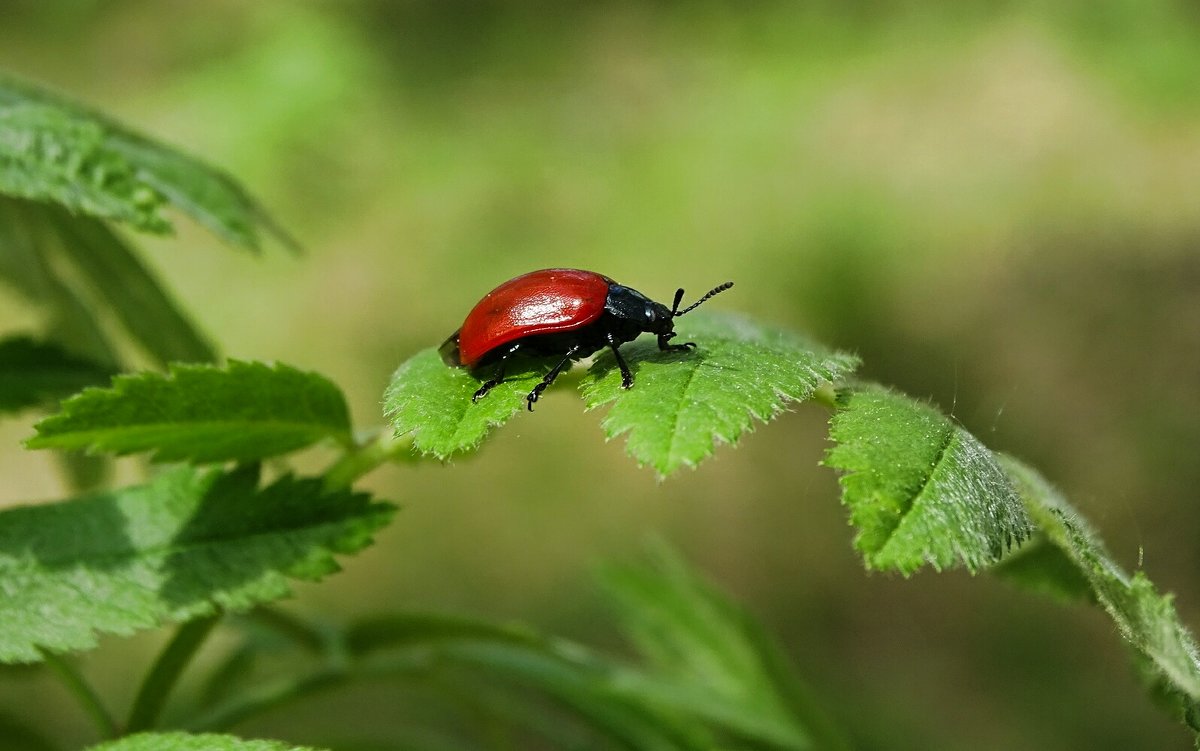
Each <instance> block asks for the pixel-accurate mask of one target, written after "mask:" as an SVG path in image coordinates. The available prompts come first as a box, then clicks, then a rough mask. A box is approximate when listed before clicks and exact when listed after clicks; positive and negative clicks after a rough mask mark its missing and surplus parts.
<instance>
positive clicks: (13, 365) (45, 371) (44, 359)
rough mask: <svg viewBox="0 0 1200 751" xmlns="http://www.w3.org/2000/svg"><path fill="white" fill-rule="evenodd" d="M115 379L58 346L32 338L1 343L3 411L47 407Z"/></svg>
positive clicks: (87, 361) (0, 384)
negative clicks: (89, 387) (87, 388)
mask: <svg viewBox="0 0 1200 751" xmlns="http://www.w3.org/2000/svg"><path fill="white" fill-rule="evenodd" d="M111 376H112V371H110V370H109V369H108V368H105V367H103V366H101V365H98V364H97V363H94V362H91V361H89V360H85V359H83V358H81V357H76V356H74V355H71V354H69V353H68V352H66V351H65V350H63V349H62V348H61V347H59V346H57V345H55V344H51V343H47V342H39V341H37V340H35V339H33V338H32V337H28V336H15V337H10V338H8V339H2V340H0V412H16V411H19V410H22V409H26V408H28V407H41V406H46V405H48V404H51V403H53V402H57V401H58V400H60V399H63V398H65V397H66V396H68V395H70V394H73V393H74V392H76V391H79V390H80V389H82V388H83V387H85V386H90V385H93V384H96V383H102V382H104V381H107V380H108V379H109V378H110V377H111Z"/></svg>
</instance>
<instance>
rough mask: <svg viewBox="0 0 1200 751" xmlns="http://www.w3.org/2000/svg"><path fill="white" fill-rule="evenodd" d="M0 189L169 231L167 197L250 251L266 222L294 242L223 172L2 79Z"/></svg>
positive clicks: (75, 210) (256, 246) (72, 105)
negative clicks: (166, 214)
mask: <svg viewBox="0 0 1200 751" xmlns="http://www.w3.org/2000/svg"><path fill="white" fill-rule="evenodd" d="M0 193H6V194H8V195H11V196H14V197H17V198H27V199H31V200H35V201H44V202H53V203H57V204H59V205H61V206H63V207H65V208H66V209H68V210H70V211H71V212H73V213H81V214H86V215H89V216H92V217H95V218H97V219H106V220H115V221H122V222H127V223H128V224H130V225H131V226H133V227H135V228H137V229H139V230H143V231H147V232H158V233H162V232H167V231H169V230H170V229H171V225H170V223H169V222H168V221H167V220H166V218H165V217H163V215H162V210H163V208H164V207H165V206H167V205H173V206H174V207H175V208H178V209H179V210H181V211H183V212H184V213H185V214H188V215H189V216H191V217H192V218H193V219H195V220H196V221H197V222H199V223H200V224H202V225H204V226H205V227H207V228H208V229H210V230H212V231H213V232H215V233H216V234H217V235H219V236H220V237H222V238H223V239H225V240H226V241H228V242H230V243H232V244H234V245H238V246H240V247H243V248H247V249H250V250H258V249H259V247H260V245H261V240H260V231H261V230H262V229H264V228H265V229H267V230H269V231H271V232H272V233H274V234H275V235H276V236H278V237H279V238H280V239H281V240H283V241H284V242H285V243H288V244H291V241H290V239H289V238H287V237H286V235H283V233H281V232H280V231H279V230H278V228H276V227H275V226H274V225H273V224H272V223H271V222H270V221H269V220H268V219H267V218H266V215H265V213H264V212H263V211H262V209H261V208H260V207H259V206H258V205H257V204H256V203H255V202H254V201H253V200H252V199H251V198H250V197H249V196H248V195H247V194H246V192H245V191H244V190H243V189H242V188H241V187H240V186H239V185H238V184H237V183H236V182H234V181H233V180H232V179H230V178H229V177H228V176H226V175H225V174H224V173H222V172H220V171H218V170H215V169H213V168H211V167H209V166H207V165H205V164H204V163H202V162H200V161H198V160H196V159H193V158H192V157H189V156H186V155H184V154H182V153H180V152H178V151H176V150H174V149H171V148H168V147H166V146H163V145H161V144H158V143H155V142H154V141H151V140H149V139H147V138H145V137H143V136H140V135H138V134H136V133H134V132H133V131H130V130H128V129H126V128H124V127H122V126H120V125H118V124H116V123H115V122H113V121H112V120H110V119H108V118H106V117H104V116H102V115H99V114H96V113H94V112H91V111H89V110H88V109H87V108H85V107H82V106H80V105H78V104H75V103H73V102H70V101H68V100H67V99H65V98H63V97H59V96H57V95H54V94H51V93H49V92H46V91H43V90H40V89H37V88H35V87H33V86H31V85H29V84H25V83H18V82H16V81H13V80H11V79H4V78H0Z"/></svg>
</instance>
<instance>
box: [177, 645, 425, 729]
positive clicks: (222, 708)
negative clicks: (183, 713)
mask: <svg viewBox="0 0 1200 751" xmlns="http://www.w3.org/2000/svg"><path fill="white" fill-rule="evenodd" d="M428 668H429V665H428V659H427V658H426V657H424V656H415V657H411V656H405V657H399V658H396V659H394V660H390V661H383V662H381V663H380V664H377V665H347V664H346V663H345V662H342V661H340V660H337V659H331V660H328V661H326V663H325V664H323V665H320V666H318V667H316V668H315V669H313V670H311V671H309V672H308V673H305V674H303V675H298V676H292V677H289V678H284V679H281V680H279V681H276V682H275V683H269V684H265V685H261V686H259V687H257V688H256V689H254V690H252V691H249V692H247V693H245V694H243V695H241V696H238V697H235V698H233V699H230V700H229V701H227V702H225V703H224V704H222V705H219V706H217V707H215V708H213V709H212V710H210V711H209V712H208V713H207V714H203V715H201V716H199V717H197V718H196V719H194V720H192V721H190V722H187V723H186V724H185V726H186V728H187V729H188V730H190V731H193V732H219V731H225V730H229V729H230V728H232V727H233V726H234V725H237V724H238V723H240V722H244V721H245V720H247V719H249V718H251V717H254V716H256V715H261V714H263V713H265V712H269V711H271V710H273V709H275V708H277V707H280V706H283V705H285V704H289V703H291V702H293V701H295V700H297V699H300V698H303V697H305V696H309V695H312V694H316V693H320V692H322V691H327V690H329V689H332V688H336V687H338V686H342V685H345V684H347V683H351V682H353V681H356V680H364V679H369V678H377V677H381V676H392V675H395V674H397V673H401V674H412V673H414V672H423V671H426V670H428Z"/></svg>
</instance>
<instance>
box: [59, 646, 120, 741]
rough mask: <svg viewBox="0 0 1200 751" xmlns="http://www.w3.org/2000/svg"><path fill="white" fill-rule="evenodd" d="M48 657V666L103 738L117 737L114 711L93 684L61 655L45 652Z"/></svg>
mask: <svg viewBox="0 0 1200 751" xmlns="http://www.w3.org/2000/svg"><path fill="white" fill-rule="evenodd" d="M42 654H43V656H44V657H45V659H46V666H47V667H48V668H50V670H52V671H54V674H55V675H57V676H58V678H59V680H61V681H62V682H63V685H64V686H66V688H67V691H69V692H70V694H71V695H72V696H74V697H75V699H76V700H77V701H78V702H79V704H80V705H81V706H82V707H83V710H84V712H86V713H87V715H88V716H89V717H91V718H92V722H93V723H94V724H95V725H96V729H97V730H98V731H99V732H100V736H101V737H102V738H115V737H116V735H117V732H118V731H117V721H116V720H115V719H113V716H112V713H110V712H109V711H108V708H107V707H105V706H104V702H102V701H100V697H99V695H97V694H96V690H95V689H94V688H92V684H90V683H88V682H87V679H86V678H84V677H83V674H82V673H80V672H79V671H78V670H77V669H76V668H75V666H74V665H72V664H71V663H70V662H68V661H66V660H64V659H63V658H62V657H60V656H59V655H56V654H53V653H51V652H43V653H42Z"/></svg>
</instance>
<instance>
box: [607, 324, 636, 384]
mask: <svg viewBox="0 0 1200 751" xmlns="http://www.w3.org/2000/svg"><path fill="white" fill-rule="evenodd" d="M608 346H609V348H610V349H612V353H613V357H614V358H616V361H617V367H618V368H620V369H621V388H623V389H627V388H630V387H632V386H633V373H631V372H630V370H629V366H628V365H627V364H626V363H625V358H624V357H621V342H619V341H617V338H616V337H615V336H613V335H612V334H609V335H608Z"/></svg>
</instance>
